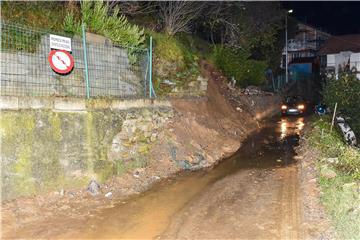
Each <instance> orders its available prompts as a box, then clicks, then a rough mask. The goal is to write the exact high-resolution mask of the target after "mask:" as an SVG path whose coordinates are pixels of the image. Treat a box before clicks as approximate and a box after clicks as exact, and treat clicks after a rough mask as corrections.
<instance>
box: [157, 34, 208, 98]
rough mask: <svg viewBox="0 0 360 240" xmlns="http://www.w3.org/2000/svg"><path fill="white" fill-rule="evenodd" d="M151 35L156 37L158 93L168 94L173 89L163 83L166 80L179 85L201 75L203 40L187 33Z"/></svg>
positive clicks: (182, 85) (181, 85)
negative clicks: (201, 45) (200, 60)
mask: <svg viewBox="0 0 360 240" xmlns="http://www.w3.org/2000/svg"><path fill="white" fill-rule="evenodd" d="M151 35H152V36H153V38H154V75H155V76H154V88H155V91H156V92H157V94H158V95H160V96H162V95H166V94H167V93H169V92H170V91H171V90H172V86H166V85H165V84H163V81H164V80H169V81H171V82H172V83H174V84H175V85H176V86H177V87H184V86H186V85H187V84H188V83H190V82H191V81H195V80H196V79H197V77H198V76H199V75H200V66H199V59H200V58H201V57H202V53H201V49H200V48H199V45H200V44H201V40H199V39H195V38H192V37H191V36H189V35H187V34H181V35H180V34H179V35H177V36H168V35H166V34H162V33H154V32H152V33H151ZM204 45H205V44H203V46H204ZM205 46H206V45H205Z"/></svg>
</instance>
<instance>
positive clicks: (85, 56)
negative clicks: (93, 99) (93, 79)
mask: <svg viewBox="0 0 360 240" xmlns="http://www.w3.org/2000/svg"><path fill="white" fill-rule="evenodd" d="M82 40H83V49H84V65H85V80H86V98H90V84H89V69H88V62H87V51H86V32H85V23H83V24H82Z"/></svg>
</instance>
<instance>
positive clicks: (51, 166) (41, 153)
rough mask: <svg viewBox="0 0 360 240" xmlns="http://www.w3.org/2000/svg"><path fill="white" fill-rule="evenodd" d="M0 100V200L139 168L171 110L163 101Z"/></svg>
mask: <svg viewBox="0 0 360 240" xmlns="http://www.w3.org/2000/svg"><path fill="white" fill-rule="evenodd" d="M0 102H1V103H2V104H1V109H2V112H1V115H0V134H1V159H2V164H1V171H2V180H1V181H2V198H3V200H6V199H12V198H16V197H19V196H27V195H33V194H37V193H42V192H47V191H51V190H58V189H61V188H67V189H69V188H79V187H81V188H83V187H84V186H86V185H87V184H88V182H89V180H90V179H96V180H97V181H99V182H104V181H106V180H107V179H108V178H110V177H111V176H114V175H121V174H123V173H124V172H125V171H127V170H129V169H131V168H136V167H143V166H144V165H146V161H147V158H146V156H147V154H148V151H149V149H150V147H151V145H152V144H154V143H155V142H156V140H157V137H158V134H159V132H160V131H161V130H162V128H163V127H164V126H165V125H166V123H167V122H168V121H169V120H170V119H171V118H172V117H173V114H174V113H173V110H172V108H171V107H170V104H169V103H168V102H165V101H164V102H161V101H160V102H159V101H155V102H151V101H148V100H137V101H127V102H120V101H110V100H91V101H83V100H79V99H66V100H65V99H32V101H27V99H26V98H25V99H23V98H6V97H5V98H4V97H2V99H1V101H0ZM25 103H26V104H25ZM69 103H71V104H69Z"/></svg>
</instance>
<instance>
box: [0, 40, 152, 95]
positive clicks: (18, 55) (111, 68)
mask: <svg viewBox="0 0 360 240" xmlns="http://www.w3.org/2000/svg"><path fill="white" fill-rule="evenodd" d="M27 37H29V36H27ZM31 37H32V38H36V36H35V35H34V36H32V35H31ZM98 38H101V36H97V35H95V36H94V34H92V35H89V39H88V40H89V41H88V43H87V57H88V69H89V81H90V95H91V96H116V97H129V96H144V84H145V79H146V76H145V75H146V67H147V53H146V52H142V53H139V54H137V55H136V60H134V59H133V62H132V63H130V60H129V55H128V51H127V50H126V49H122V48H119V47H115V46H112V45H111V44H108V43H107V42H106V43H105V42H103V43H102V42H99V41H98ZM33 42H34V41H32V42H31V44H34V43H33ZM9 44H10V43H9ZM12 44H13V45H14V46H15V45H16V44H17V43H12ZM49 45H50V44H49V35H48V34H46V35H42V36H41V38H40V39H39V43H38V45H37V47H34V50H31V51H28V52H25V51H23V50H22V51H13V50H12V49H6V48H3V49H2V51H1V52H0V53H1V58H0V59H1V60H0V61H1V95H10V96H85V95H86V89H85V86H86V84H85V70H84V69H85V65H84V52H83V45H82V40H81V39H80V38H78V37H75V38H73V39H72V55H73V57H74V59H75V65H74V70H73V71H72V72H71V73H70V74H68V75H66V76H64V75H59V74H56V73H55V72H54V71H53V70H52V69H51V68H50V65H49V62H48V59H47V58H48V54H49V52H50V50H51V49H50V46H49Z"/></svg>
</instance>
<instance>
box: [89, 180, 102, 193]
mask: <svg viewBox="0 0 360 240" xmlns="http://www.w3.org/2000/svg"><path fill="white" fill-rule="evenodd" d="M87 191H88V192H89V193H90V194H91V195H93V196H95V195H98V194H99V192H100V185H99V184H98V183H97V182H96V181H95V180H91V181H90V183H89V186H88V188H87Z"/></svg>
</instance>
